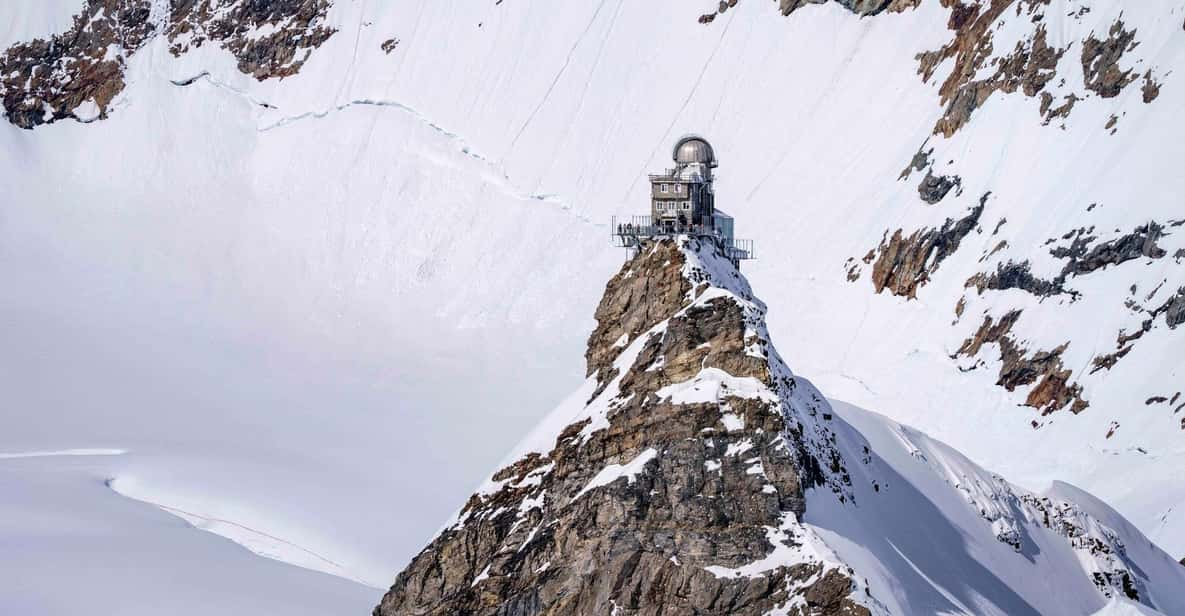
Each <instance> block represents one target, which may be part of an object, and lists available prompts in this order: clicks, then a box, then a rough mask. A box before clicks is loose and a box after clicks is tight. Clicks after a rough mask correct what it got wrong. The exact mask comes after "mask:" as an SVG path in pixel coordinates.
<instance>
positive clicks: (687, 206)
mask: <svg viewBox="0 0 1185 616" xmlns="http://www.w3.org/2000/svg"><path fill="white" fill-rule="evenodd" d="M683 209H685V210H690V209H691V202H690V201H684V202H683Z"/></svg>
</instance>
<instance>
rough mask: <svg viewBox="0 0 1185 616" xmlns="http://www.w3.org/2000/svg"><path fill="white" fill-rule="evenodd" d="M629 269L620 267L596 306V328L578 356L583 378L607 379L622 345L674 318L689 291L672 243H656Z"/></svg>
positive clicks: (635, 260)
mask: <svg viewBox="0 0 1185 616" xmlns="http://www.w3.org/2000/svg"><path fill="white" fill-rule="evenodd" d="M630 264H633V265H636V267H623V268H622V270H621V271H620V272H618V273H617V275H616V276H614V277H613V278H612V279H611V280H610V281H609V284H608V287H607V288H606V289H605V295H604V296H603V297H602V298H601V303H600V305H599V306H597V311H596V314H595V317H596V320H597V327H596V329H594V330H593V332H592V334H591V335H590V336H589V338H588V349H587V350H586V351H585V354H584V358H585V362H586V364H587V370H586V373H587V374H588V375H591V374H593V373H594V372H596V371H598V370H600V371H601V374H600V375H599V377H598V379H599V380H600V381H601V382H602V383H605V382H607V381H609V380H610V379H612V378H613V377H612V376H611V375H610V370H611V366H612V364H613V359H614V358H616V357H617V355H618V353H620V352H621V348H622V346H624V345H625V344H628V343H629V342H632V341H633V340H634V339H635V338H637V337H638V335H639V334H641V333H643V332H645V331H646V330H648V329H650V328H651V327H654V325H656V324H657V323H658V322H659V321H662V320H663V319H666V318H667V317H668V316H670V315H671V314H674V313H675V311H676V310H678V309H679V308H680V307H682V306H683V304H684V303H685V302H687V301H688V298H687V294H688V293H689V292H690V291H691V283H690V282H689V281H688V280H687V279H686V278H684V277H683V275H682V272H681V268H682V266H683V264H684V257H683V252H682V251H681V250H680V249H679V247H678V246H676V245H674V244H672V243H664V244H659V245H657V246H656V247H655V249H654V250H651V251H647V252H645V253H643V254H640V255H639V256H638V257H636V258H634V259H633V260H631V261H630ZM623 336H624V339H623Z"/></svg>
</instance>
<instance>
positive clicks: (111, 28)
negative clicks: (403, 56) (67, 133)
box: [0, 0, 334, 129]
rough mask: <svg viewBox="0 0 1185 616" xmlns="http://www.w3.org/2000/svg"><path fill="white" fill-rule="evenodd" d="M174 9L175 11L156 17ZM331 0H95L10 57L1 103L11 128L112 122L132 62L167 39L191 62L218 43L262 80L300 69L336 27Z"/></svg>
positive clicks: (2, 61) (0, 78)
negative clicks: (194, 51) (329, 19)
mask: <svg viewBox="0 0 1185 616" xmlns="http://www.w3.org/2000/svg"><path fill="white" fill-rule="evenodd" d="M161 6H165V7H167V11H168V12H167V14H157V13H156V10H157V9H158V8H159V7H161ZM329 6H330V3H329V0H277V1H275V2H258V1H253V0H172V2H170V3H168V4H167V5H161V4H159V3H157V4H154V3H152V2H151V1H150V0H86V1H85V2H84V3H83V7H82V9H81V10H80V11H79V13H78V14H77V15H75V17H74V20H73V25H72V26H71V27H70V28H69V29H68V30H67V31H66V32H63V33H61V34H57V35H54V36H52V37H50V39H49V40H43V39H35V40H33V41H30V42H25V43H17V44H15V45H13V46H11V47H9V48H8V49H7V50H5V51H4V52H3V53H2V54H0V101H2V102H3V105H4V113H5V116H6V117H7V118H8V121H9V122H12V123H13V124H15V125H17V126H19V127H21V128H26V129H32V128H34V127H36V126H38V125H41V124H49V123H52V122H56V121H58V120H63V119H69V118H73V119H76V120H80V121H83V122H90V121H93V120H97V119H103V118H106V117H107V115H108V113H109V111H110V108H111V105H112V102H113V101H114V99H115V97H116V96H117V95H118V94H119V93H120V92H122V91H123V89H124V87H125V78H124V73H125V71H126V69H127V60H128V58H130V57H132V56H133V55H135V54H136V53H137V52H138V51H140V50H141V49H142V48H143V47H144V46H145V45H146V44H147V43H148V42H149V41H150V40H151V39H152V38H153V37H155V36H158V35H162V34H163V35H164V36H166V37H168V40H169V41H170V43H171V46H170V51H171V52H172V53H173V54H174V55H181V54H182V53H185V52H186V51H188V50H189V49H191V48H196V47H200V46H202V45H203V44H204V43H207V42H216V43H218V44H219V45H221V47H222V48H223V49H225V50H227V51H229V52H230V53H231V54H233V55H234V56H235V58H236V59H237V60H238V69H239V70H240V71H242V72H244V73H246V74H249V75H252V76H254V77H255V78H256V79H259V80H264V79H268V78H273V77H276V78H283V77H286V76H289V75H292V74H294V73H296V72H297V71H299V70H300V67H301V65H303V64H304V62H305V61H306V60H307V59H308V57H309V55H310V54H311V53H312V50H313V49H315V48H317V47H319V46H320V45H321V44H322V43H324V42H325V41H326V40H327V39H329V37H330V36H332V35H333V33H334V30H333V29H332V28H329V27H327V26H325V25H323V24H324V21H325V14H326V12H327V11H328V10H329Z"/></svg>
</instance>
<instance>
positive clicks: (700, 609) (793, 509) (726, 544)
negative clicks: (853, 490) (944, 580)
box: [374, 238, 870, 616]
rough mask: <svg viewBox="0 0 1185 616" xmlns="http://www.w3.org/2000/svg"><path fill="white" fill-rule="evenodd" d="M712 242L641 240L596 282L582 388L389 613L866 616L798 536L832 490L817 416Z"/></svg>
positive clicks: (437, 546)
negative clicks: (810, 509) (820, 490)
mask: <svg viewBox="0 0 1185 616" xmlns="http://www.w3.org/2000/svg"><path fill="white" fill-rule="evenodd" d="M764 312H765V306H764V304H762V303H761V302H760V301H758V300H756V299H755V298H754V297H753V295H752V292H751V290H750V288H749V285H748V283H747V282H746V281H745V279H744V278H743V277H742V276H741V275H740V273H739V272H738V271H737V269H736V268H735V267H734V266H733V265H732V264H731V263H730V262H729V261H728V259H727V258H726V257H725V256H724V255H723V254H719V253H718V252H717V250H716V247H715V245H713V244H710V243H701V242H699V241H697V240H695V239H689V238H682V239H679V240H663V241H657V242H653V243H650V244H647V245H644V246H643V247H642V249H641V250H639V252H638V254H637V255H636V256H634V257H633V258H632V259H630V260H629V261H628V262H627V263H626V264H625V265H624V266H623V267H622V269H621V271H620V272H619V273H618V274H617V275H616V276H614V277H613V279H612V280H611V281H610V282H609V284H608V286H607V288H606V291H605V295H604V297H603V299H602V300H601V303H600V306H599V307H598V308H597V312H596V315H597V320H598V325H597V327H596V329H595V330H594V332H593V333H592V335H591V336H590V338H589V345H588V352H587V354H586V357H587V360H588V370H589V377H588V379H587V381H586V382H585V384H584V385H583V386H582V388H581V389H580V390H579V391H577V392H576V394H574V395H573V396H572V398H570V400H569V401H568V402H566V403H565V404H564V405H562V406H561V407H560V408H559V409H557V410H556V411H555V412H554V413H553V415H552V417H551V418H549V419H548V420H547V422H545V424H544V426H543V427H542V428H541V429H540V431H539V433H537V434H536V435H535V436H534V437H532V438H531V439H529V441H528V442H527V443H526V444H524V446H523V449H524V451H523V452H522V453H521V455H519V456H518V457H517V458H516V459H515V460H514V461H513V462H512V463H511V464H509V465H508V466H506V467H505V468H503V469H501V470H499V471H498V472H496V473H494V475H493V476H492V478H491V479H490V481H488V482H487V483H486V485H485V486H484V487H483V488H482V489H481V490H479V491H478V493H476V494H474V495H473V496H472V497H471V498H470V499H469V501H468V502H467V503H466V504H465V506H464V507H463V508H462V510H461V512H460V513H459V515H458V518H457V520H456V521H455V522H454V523H452V524H451V525H449V526H448V527H447V528H446V529H445V530H444V531H442V532H441V533H440V535H439V536H437V537H436V538H435V540H433V541H432V543H431V544H430V545H429V546H428V547H427V548H425V549H424V550H423V551H422V552H421V553H420V554H419V555H418V556H416V557H415V559H414V560H413V561H412V563H411V564H410V565H409V566H408V567H407V568H406V569H405V570H404V571H403V572H402V573H400V574H399V576H398V578H397V579H396V581H395V584H394V586H392V588H391V590H390V591H389V592H388V593H387V595H386V596H385V597H384V598H383V600H382V603H381V604H380V605H379V606H378V607H377V608H376V609H375V612H374V613H375V614H376V615H383V616H392V615H395V614H456V613H468V614H522V615H525V614H538V613H549V614H658V613H671V612H672V611H674V612H679V613H690V612H692V611H695V612H697V613H706V614H763V613H767V612H769V611H770V610H773V609H779V608H780V609H784V610H789V611H788V612H786V613H791V614H808V613H809V614H851V615H860V614H869V613H870V612H869V610H868V608H866V607H864V606H863V605H861V604H860V599H861V597H862V596H864V591H862V590H860V589H859V588H858V587H857V584H856V583H855V582H854V580H853V579H852V571H851V570H850V569H849V568H847V567H844V566H842V565H840V564H839V563H838V561H837V560H836V559H835V558H833V557H831V556H829V552H828V551H827V550H826V548H825V547H824V546H823V544H822V542H821V541H820V540H819V539H818V538H817V537H816V536H815V535H814V533H813V532H812V531H810V530H809V529H808V528H807V527H805V526H803V525H802V524H800V522H799V518H800V516H801V515H802V514H803V513H804V511H805V508H806V500H805V497H804V493H805V490H806V489H807V488H809V487H812V486H819V487H831V488H832V489H833V490H834V491H835V492H836V493H837V494H840V495H841V498H844V497H843V496H842V494H844V492H845V484H846V483H847V482H848V478H847V474H846V471H845V470H844V468H843V461H842V459H841V458H840V456H839V454H838V452H836V451H835V450H834V448H833V447H832V442H833V441H834V436H833V435H831V434H830V432H829V431H828V429H827V427H826V426H825V425H824V424H825V423H826V422H827V421H829V420H830V415H827V414H825V413H822V412H820V409H821V408H822V406H821V405H823V404H825V403H824V402H823V400H822V397H821V396H820V395H819V394H818V392H817V391H816V390H814V388H813V387H812V386H810V384H809V383H807V382H805V381H800V380H798V379H796V378H795V377H794V376H793V375H792V374H791V373H790V371H789V370H788V369H787V368H786V366H785V364H784V363H783V362H782V360H781V358H780V357H778V355H777V353H776V351H774V349H773V348H772V346H771V345H770V341H769V337H768V334H767V333H766V331H765V324H764Z"/></svg>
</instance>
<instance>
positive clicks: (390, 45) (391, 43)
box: [379, 38, 399, 54]
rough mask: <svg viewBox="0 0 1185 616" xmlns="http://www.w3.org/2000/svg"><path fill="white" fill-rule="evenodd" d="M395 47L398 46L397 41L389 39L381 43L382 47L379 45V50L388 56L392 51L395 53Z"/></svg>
mask: <svg viewBox="0 0 1185 616" xmlns="http://www.w3.org/2000/svg"><path fill="white" fill-rule="evenodd" d="M397 46H399V39H397V38H389V39H387V40H385V41H383V44H382V45H379V49H382V50H383V53H385V54H390V53H391V52H392V51H395V48H396V47H397Z"/></svg>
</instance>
